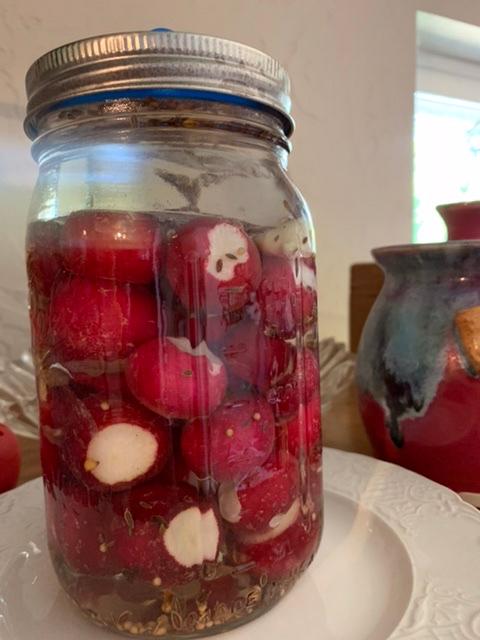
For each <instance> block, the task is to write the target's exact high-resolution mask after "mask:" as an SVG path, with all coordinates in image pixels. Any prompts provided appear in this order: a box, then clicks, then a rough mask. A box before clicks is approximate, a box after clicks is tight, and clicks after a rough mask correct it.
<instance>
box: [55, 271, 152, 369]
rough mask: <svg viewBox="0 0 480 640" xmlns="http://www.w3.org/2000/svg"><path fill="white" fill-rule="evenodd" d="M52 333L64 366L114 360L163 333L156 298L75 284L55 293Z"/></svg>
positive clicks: (134, 289) (92, 283)
mask: <svg viewBox="0 0 480 640" xmlns="http://www.w3.org/2000/svg"><path fill="white" fill-rule="evenodd" d="M160 324H161V323H160ZM50 330H51V335H52V346H53V348H54V351H55V353H56V354H58V356H59V357H60V358H62V359H63V360H88V359H91V360H112V359H118V358H122V357H125V356H126V355H128V353H129V352H130V351H131V350H132V349H133V348H134V346H135V345H137V344H139V343H141V342H145V341H146V340H149V339H151V338H153V337H154V336H156V335H157V333H158V331H160V332H161V331H162V328H161V326H158V323H157V305H156V302H155V298H154V296H153V295H152V294H150V293H149V292H148V291H147V290H146V289H144V288H142V287H139V286H135V285H115V284H112V283H109V282H107V281H100V280H86V279H83V278H71V279H65V280H63V281H62V282H60V283H59V284H58V285H57V286H56V287H55V290H54V292H53V297H52V302H51V305H50Z"/></svg>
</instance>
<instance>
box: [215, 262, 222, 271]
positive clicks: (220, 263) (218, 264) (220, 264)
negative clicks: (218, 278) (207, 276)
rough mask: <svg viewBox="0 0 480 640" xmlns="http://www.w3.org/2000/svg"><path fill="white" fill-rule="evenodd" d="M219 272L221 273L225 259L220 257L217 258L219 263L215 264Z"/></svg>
mask: <svg viewBox="0 0 480 640" xmlns="http://www.w3.org/2000/svg"><path fill="white" fill-rule="evenodd" d="M215 268H216V270H217V273H220V271H221V270H222V269H223V260H222V259H219V260H217V264H216V266H215Z"/></svg>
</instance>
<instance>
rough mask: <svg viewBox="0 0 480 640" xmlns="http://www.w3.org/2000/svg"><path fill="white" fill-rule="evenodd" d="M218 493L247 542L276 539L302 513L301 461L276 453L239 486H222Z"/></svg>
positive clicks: (224, 510)
mask: <svg viewBox="0 0 480 640" xmlns="http://www.w3.org/2000/svg"><path fill="white" fill-rule="evenodd" d="M282 458H283V459H282ZM218 496H219V506H220V513H221V514H222V516H223V518H224V519H225V520H227V522H230V523H231V524H232V528H233V530H234V531H235V533H236V534H237V535H240V536H241V539H242V541H243V542H244V543H248V544H255V543H259V542H266V541H267V540H272V539H273V538H276V537H277V536H279V535H281V534H282V533H283V532H284V531H285V530H286V529H288V528H289V527H290V526H291V525H292V524H293V523H294V522H295V521H296V520H297V518H298V516H299V514H300V498H299V482H298V468H297V464H296V462H295V460H294V459H293V458H291V457H290V456H289V455H288V454H287V457H285V456H283V457H282V456H280V457H279V458H277V457H276V456H272V457H271V458H270V459H269V460H268V461H267V462H266V463H265V464H264V465H263V466H262V467H260V468H258V469H256V470H255V471H254V472H253V473H252V474H251V475H249V476H248V477H247V478H245V480H243V481H242V482H240V484H238V485H237V486H235V485H234V484H233V483H224V484H222V485H220V487H219V492H218Z"/></svg>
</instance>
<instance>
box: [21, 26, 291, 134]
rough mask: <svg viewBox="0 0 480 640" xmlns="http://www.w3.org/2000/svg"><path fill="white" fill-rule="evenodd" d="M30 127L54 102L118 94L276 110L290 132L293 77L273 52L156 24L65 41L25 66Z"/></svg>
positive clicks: (111, 97) (62, 103)
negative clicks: (187, 99)
mask: <svg viewBox="0 0 480 640" xmlns="http://www.w3.org/2000/svg"><path fill="white" fill-rule="evenodd" d="M26 88H27V97H28V105H27V117H26V119H25V131H26V132H27V135H28V136H29V137H30V138H32V139H33V138H35V137H36V135H37V128H38V122H39V119H40V118H41V117H42V116H43V115H44V114H45V113H47V112H48V111H51V110H52V109H57V108H62V107H68V106H74V105H79V104H84V103H86V102H91V101H97V100H114V99H118V98H129V97H130V98H133V99H135V98H141V97H150V96H153V97H169V98H182V97H183V98H191V99H192V98H196V99H205V100H216V101H220V102H232V103H237V104H247V105H248V104H250V105H251V106H256V107H257V108H258V107H261V108H264V109H268V110H272V111H274V112H276V113H277V114H278V115H279V116H280V118H281V119H282V121H283V123H284V130H285V133H286V135H287V136H289V135H290V134H291V133H292V131H293V120H292V118H291V117H290V81H289V78H288V75H287V73H286V71H285V69H284V68H283V67H282V66H281V65H280V64H279V63H278V62H277V61H276V60H275V59H274V58H271V57H270V56H268V55H266V54H265V53H262V52H261V51H258V50H257V49H253V48H252V47H249V46H247V45H244V44H240V43H238V42H233V41H231V40H224V39H222V38H215V37H213V36H207V35H201V34H195V33H182V32H178V31H168V30H163V29H159V30H153V31H135V32H129V33H113V34H108V35H101V36H95V37H92V38H86V39H85V40H79V41H77V42H72V43H70V44H66V45H63V46H61V47H58V48H57V49H53V50H52V51H50V52H48V53H46V54H45V55H43V56H42V57H41V58H39V59H38V60H37V61H36V62H34V63H33V65H32V66H31V67H30V69H29V70H28V72H27V76H26Z"/></svg>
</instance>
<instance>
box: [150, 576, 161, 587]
mask: <svg viewBox="0 0 480 640" xmlns="http://www.w3.org/2000/svg"><path fill="white" fill-rule="evenodd" d="M152 584H153V586H154V587H160V586H161V584H162V579H161V578H160V576H156V577H155V578H154V579H153V580H152Z"/></svg>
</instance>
